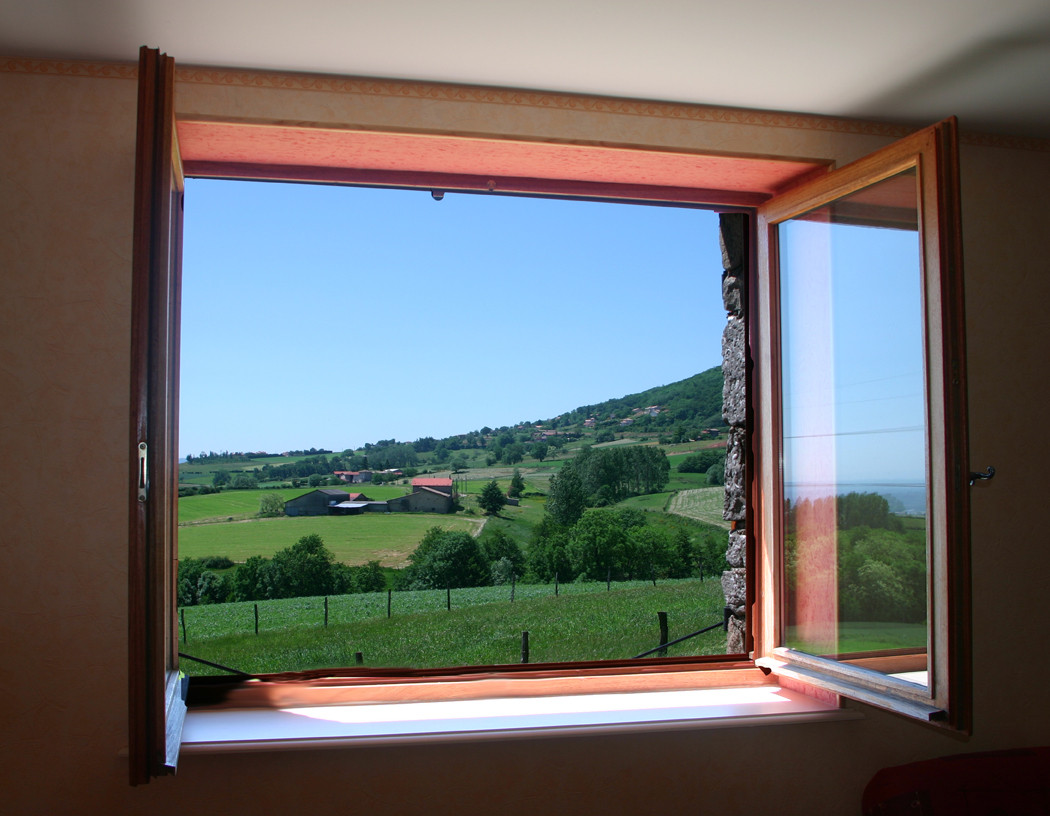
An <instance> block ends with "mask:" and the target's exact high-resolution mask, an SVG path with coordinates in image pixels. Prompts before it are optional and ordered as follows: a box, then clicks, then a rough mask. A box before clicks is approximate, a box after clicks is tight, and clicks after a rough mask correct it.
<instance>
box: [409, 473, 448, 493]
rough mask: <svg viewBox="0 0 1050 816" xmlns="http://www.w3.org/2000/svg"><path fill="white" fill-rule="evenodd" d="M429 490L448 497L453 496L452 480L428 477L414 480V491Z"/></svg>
mask: <svg viewBox="0 0 1050 816" xmlns="http://www.w3.org/2000/svg"><path fill="white" fill-rule="evenodd" d="M423 488H427V489H429V490H434V491H437V492H439V493H444V494H446V495H447V496H451V495H452V480H451V479H448V478H445V479H441V478H430V477H426V476H419V477H417V478H415V479H413V480H412V490H418V489H423Z"/></svg>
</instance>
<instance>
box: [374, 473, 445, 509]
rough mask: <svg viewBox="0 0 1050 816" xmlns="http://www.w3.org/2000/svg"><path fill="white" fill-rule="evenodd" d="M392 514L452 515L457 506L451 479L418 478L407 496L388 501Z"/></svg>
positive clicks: (413, 482) (414, 480) (413, 481)
mask: <svg viewBox="0 0 1050 816" xmlns="http://www.w3.org/2000/svg"><path fill="white" fill-rule="evenodd" d="M386 504H387V509H388V510H389V511H390V512H391V513H451V512H452V510H453V508H454V505H455V494H454V492H453V487H452V480H451V479H437V478H426V477H421V478H416V479H413V480H412V492H411V493H409V494H408V495H407V496H399V497H398V498H396V499H388V500H387V503H386Z"/></svg>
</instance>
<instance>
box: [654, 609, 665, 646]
mask: <svg viewBox="0 0 1050 816" xmlns="http://www.w3.org/2000/svg"><path fill="white" fill-rule="evenodd" d="M656 617H657V618H658V619H659V620H660V645H661V646H665V647H666V645H667V613H666V612H657V613H656ZM657 656H658V657H667V649H666V648H664V649H661V650H660V651H659V652H657Z"/></svg>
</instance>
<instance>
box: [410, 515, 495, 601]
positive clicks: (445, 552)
mask: <svg viewBox="0 0 1050 816" xmlns="http://www.w3.org/2000/svg"><path fill="white" fill-rule="evenodd" d="M408 560H409V562H410V563H409V565H408V566H407V567H406V568H405V569H404V570H403V571H402V575H401V581H402V585H403V586H404V587H405V588H406V589H445V588H446V587H449V588H452V589H455V588H456V587H473V586H483V585H484V584H486V583H487V582H488V580H489V575H490V573H489V566H488V564H487V563H485V557H484V556H483V555H482V553H481V548H480V547H479V546H478V542H477V540H476V539H475V538H474V537H473V536H472V535H470V533H466V532H463V531H455V530H443V529H441V528H440V527H431V528H430V529H429V530H427V532H426V533H425V534H424V536H423V540H422V541H421V542H419V546H418V547H416V549H415V552H413V553H412V554H411V555H410V556H409V557H408Z"/></svg>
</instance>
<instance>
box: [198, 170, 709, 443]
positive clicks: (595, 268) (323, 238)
mask: <svg viewBox="0 0 1050 816" xmlns="http://www.w3.org/2000/svg"><path fill="white" fill-rule="evenodd" d="M185 213H186V218H185V240H184V247H185V248H184V257H183V301H182V310H183V312H182V360H181V367H182V380H181V403H180V443H179V449H180V452H181V453H182V454H183V455H185V454H186V453H193V454H196V453H199V452H201V451H207V450H216V451H218V450H231V451H235V450H245V451H248V450H267V451H271V452H279V451H283V450H290V449H298V448H309V447H325V448H330V449H332V450H343V449H345V448H351V447H360V446H361V445H363V444H364V443H365V442H375V441H377V440H379V439H391V438H394V439H397V440H399V441H412V440H413V439H416V438H418V437H420V436H434V437H438V438H440V437H442V436H448V435H450V434H455V433H465V432H467V431H471V430H475V429H478V428H481V427H482V426H484V425H490V426H493V427H497V426H500V425H513V424H516V423H517V422H519V421H522V420H528V421H534V420H537V419H542V418H547V417H549V416H553V415H556V414H558V413H559V412H561V411H566V410H571V409H573V408H575V407H577V406H579V405H586V404H590V403H596V402H600V401H602V400H605V399H609V398H612V397H619V396H623V395H625V394H630V393H634V392H637V391H642V390H645V389H646V388H651V387H653V386H657V385H663V384H666V383H669V382H674V381H676V380H680V379H684V378H686V377H689V376H692V375H693V374H696V373H698V372H700V371H704V370H706V369H708V368H711V367H712V366H716V365H719V364H720V361H721V347H720V343H721V334H722V329H723V327H724V325H725V313H724V311H723V308H722V302H721V283H720V280H721V255H720V252H719V248H718V233H717V218H716V216H715V215H714V214H713V213H711V212H707V211H703V210H696V209H688V208H675V207H653V206H640V205H626V204H612V203H594V202H574V201H560V200H540V199H530V198H519V197H509V196H494V195H468V194H451V193H450V194H446V195H445V197H444V200H442V201H434V200H433V199H432V198H431V196H430V194H429V193H428V192H420V191H401V190H369V189H360V188H351V187H330V186H322V185H304V184H270V183H265V184H264V183H253V182H230V181H217V180H203V179H189V180H187V183H186V205H185Z"/></svg>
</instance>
